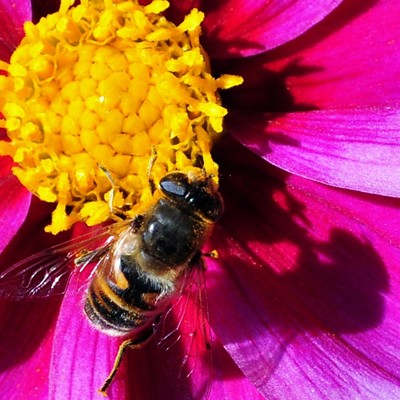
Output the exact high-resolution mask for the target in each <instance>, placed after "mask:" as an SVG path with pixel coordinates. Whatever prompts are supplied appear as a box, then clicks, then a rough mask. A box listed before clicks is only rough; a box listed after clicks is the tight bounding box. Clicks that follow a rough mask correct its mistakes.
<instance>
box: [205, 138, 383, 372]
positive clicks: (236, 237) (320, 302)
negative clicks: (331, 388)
mask: <svg viewBox="0 0 400 400" xmlns="http://www.w3.org/2000/svg"><path fill="white" fill-rule="evenodd" d="M219 149H220V150H221V152H219V150H218V149H217V152H216V154H217V159H219V162H220V163H221V165H222V171H221V192H222V194H223V196H224V199H225V205H226V212H225V215H224V217H223V219H222V221H221V223H220V224H219V226H217V228H216V231H215V234H214V236H213V237H212V238H211V243H212V245H213V246H214V247H215V248H216V249H217V250H218V252H219V254H220V258H219V259H218V260H216V262H213V263H211V262H210V268H209V271H208V277H207V279H208V280H207V282H208V286H209V291H208V293H209V299H210V302H209V303H210V315H211V321H212V327H213V329H214V330H215V332H216V334H217V336H218V337H219V338H220V339H221V340H222V341H223V343H224V345H225V347H226V348H228V349H229V348H231V349H233V350H232V352H233V353H234V352H235V351H237V348H238V346H239V348H242V349H243V354H246V352H248V354H252V357H260V358H261V359H263V360H264V363H261V364H260V363H259V364H257V363H254V368H257V365H261V366H262V368H264V371H260V372H259V373H260V374H264V375H263V376H270V375H271V374H272V373H273V371H274V370H275V369H276V368H278V366H279V363H280V360H281V359H282V357H284V356H285V353H286V351H287V349H288V347H289V346H291V343H292V342H293V341H297V340H300V338H301V337H305V336H306V337H314V338H317V337H319V336H321V335H329V337H331V338H334V337H340V336H341V335H348V334H352V335H357V334H360V335H362V334H363V333H364V332H367V331H369V330H371V329H373V328H376V327H379V326H380V324H381V323H382V321H383V319H384V317H385V311H386V302H385V301H386V300H385V296H386V293H387V292H388V291H389V276H388V272H387V270H386V266H385V264H384V262H383V260H382V258H381V256H380V254H379V253H378V251H377V250H376V249H375V248H374V245H373V243H372V242H371V238H372V237H373V236H371V237H369V236H365V235H364V234H363V233H362V232H363V228H362V229H360V226H361V225H360V223H359V222H358V221H357V220H355V219H353V217H352V216H351V215H348V214H346V212H347V211H346V209H341V208H340V207H339V206H338V205H336V204H335V197H334V192H335V191H337V192H338V193H339V192H340V190H339V189H333V188H327V187H325V186H323V185H320V184H317V183H310V184H307V181H306V180H304V186H298V187H296V186H293V184H292V183H291V181H290V176H289V175H288V174H287V173H286V172H284V171H280V170H278V169H277V168H275V167H273V166H271V165H269V164H268V163H266V162H265V161H263V160H262V159H260V158H258V157H257V156H256V155H254V154H253V153H252V152H250V151H249V150H248V149H246V148H245V147H243V146H242V145H240V144H238V143H237V142H236V141H235V140H233V139H232V138H229V137H227V138H226V139H225V140H224V141H223V142H222V143H221V144H220V148H219ZM298 179H299V180H300V181H301V178H298ZM295 182H296V181H295ZM297 182H298V181H297ZM318 185H320V188H321V193H323V194H321V195H320V194H319V192H318V188H316V186H318ZM307 188H310V191H309V192H307ZM312 188H314V189H313V190H314V191H312V190H311V189H312ZM330 192H332V196H333V197H332V200H330V199H329V196H328V194H327V193H330ZM339 194H340V193H339ZM348 194H349V193H348V192H347V195H348ZM320 196H322V197H320ZM354 196H355V197H356V198H357V193H354ZM365 232H368V231H367V230H365ZM246 349H247V350H246ZM260 349H262V350H263V351H262V352H261V354H260V355H259V356H255V354H257V351H259V350H260ZM268 371H269V373H268Z"/></svg>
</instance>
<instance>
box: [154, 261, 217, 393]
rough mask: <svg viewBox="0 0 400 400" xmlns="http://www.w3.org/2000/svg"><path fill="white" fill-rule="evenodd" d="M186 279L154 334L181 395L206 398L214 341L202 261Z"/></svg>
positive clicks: (155, 327) (167, 369)
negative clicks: (209, 319)
mask: <svg viewBox="0 0 400 400" xmlns="http://www.w3.org/2000/svg"><path fill="white" fill-rule="evenodd" d="M184 278H185V281H184V284H183V287H182V289H181V291H180V293H179V294H178V295H177V297H176V299H174V301H173V302H172V303H171V306H170V307H168V308H167V309H166V310H165V312H164V313H163V315H162V316H161V318H160V320H159V321H158V322H157V323H156V324H155V325H154V337H155V340H156V343H157V345H158V348H159V351H160V352H161V358H162V360H163V364H164V365H165V367H166V371H167V374H168V375H169V376H170V377H171V381H172V382H174V384H176V385H177V386H178V387H177V390H178V392H179V393H180V398H184V399H206V398H207V397H208V393H209V390H210V384H211V381H212V380H211V378H212V342H211V332H210V328H209V325H208V307H207V298H206V294H207V292H206V287H205V280H204V279H205V275H204V266H203V260H201V261H200V262H199V265H196V266H195V268H193V269H191V270H190V271H188V272H187V274H186V275H185V277H184Z"/></svg>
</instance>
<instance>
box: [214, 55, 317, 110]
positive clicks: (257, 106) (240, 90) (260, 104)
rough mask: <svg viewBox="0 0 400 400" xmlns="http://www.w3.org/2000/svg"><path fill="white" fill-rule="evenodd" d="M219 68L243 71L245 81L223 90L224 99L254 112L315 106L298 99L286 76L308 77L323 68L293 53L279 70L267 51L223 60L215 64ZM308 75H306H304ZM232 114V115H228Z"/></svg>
mask: <svg viewBox="0 0 400 400" xmlns="http://www.w3.org/2000/svg"><path fill="white" fill-rule="evenodd" d="M214 70H215V72H216V73H217V74H218V72H219V71H224V73H227V72H228V73H230V74H234V75H240V76H242V77H243V79H244V83H243V84H242V85H240V86H238V87H235V88H232V89H230V90H229V91H228V92H227V93H221V97H222V100H223V102H224V104H225V105H226V106H228V108H229V109H239V110H241V111H250V112H252V113H254V112H270V113H274V112H291V111H310V110H316V109H317V108H318V107H316V106H315V105H313V104H306V103H304V104H303V103H296V101H295V99H294V97H293V95H292V93H291V92H290V87H289V86H288V84H287V80H288V79H289V78H292V77H307V75H308V74H313V73H316V72H320V71H322V68H321V67H319V66H317V65H308V64H306V63H305V61H304V60H303V59H302V58H301V57H294V58H292V59H290V60H288V62H287V63H286V64H285V65H284V66H283V67H279V69H278V70H273V69H271V68H270V66H268V65H267V63H266V55H259V56H255V57H251V58H246V59H241V60H235V62H232V61H230V62H229V63H228V62H226V63H224V62H220V63H218V64H216V66H215V68H214ZM304 79H305V78H304ZM228 117H229V115H228Z"/></svg>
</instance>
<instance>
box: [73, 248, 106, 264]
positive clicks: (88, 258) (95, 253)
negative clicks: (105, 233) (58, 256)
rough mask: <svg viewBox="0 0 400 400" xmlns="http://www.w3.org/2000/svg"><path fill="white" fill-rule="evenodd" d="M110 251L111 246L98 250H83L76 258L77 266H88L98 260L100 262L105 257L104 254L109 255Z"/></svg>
mask: <svg viewBox="0 0 400 400" xmlns="http://www.w3.org/2000/svg"><path fill="white" fill-rule="evenodd" d="M109 251H110V246H104V247H101V248H99V249H96V250H92V251H89V250H82V251H81V252H80V253H79V254H78V255H77V256H76V258H75V261H74V263H75V266H76V267H79V266H81V265H82V264H85V265H86V264H87V263H90V262H93V261H96V260H99V259H100V258H101V257H103V255H104V254H107V253H108V252H109Z"/></svg>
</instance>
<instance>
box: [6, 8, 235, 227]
mask: <svg viewBox="0 0 400 400" xmlns="http://www.w3.org/2000/svg"><path fill="white" fill-rule="evenodd" d="M73 3H74V1H72V0H62V1H61V5H60V10H59V12H57V13H55V14H51V15H48V16H47V17H45V18H42V19H41V20H40V22H39V23H38V24H37V25H34V24H33V23H31V22H26V23H25V25H24V30H25V37H24V39H23V40H22V42H21V44H20V46H19V47H18V48H17V49H16V50H15V52H14V54H13V55H12V57H11V60H10V63H9V64H7V63H5V62H3V61H2V62H0V69H1V70H3V71H5V72H6V75H5V76H0V109H1V112H2V114H3V115H4V118H5V121H4V122H3V123H2V125H1V126H5V127H6V129H7V134H8V137H9V139H10V141H9V142H0V154H1V155H10V156H12V157H13V160H14V162H15V167H14V168H13V172H14V174H15V175H16V176H17V177H18V178H19V180H20V181H21V182H22V184H23V185H25V186H26V187H27V188H28V189H29V190H30V191H31V192H32V193H34V194H35V195H37V196H38V197H39V198H40V199H42V200H43V201H48V202H56V203H57V206H56V209H55V211H54V213H53V218H52V222H51V225H49V226H48V227H47V228H46V230H47V231H49V232H52V233H54V234H55V233H58V232H60V231H62V230H66V229H69V228H70V227H71V225H72V224H74V223H75V222H77V221H82V220H83V221H85V222H86V223H87V224H88V225H96V224H99V223H102V222H104V221H105V220H107V219H108V218H110V213H111V210H110V206H109V203H108V199H109V198H110V197H112V198H113V199H114V201H113V204H112V207H113V208H117V209H118V211H119V212H120V213H124V214H125V215H126V216H127V217H128V218H129V217H133V216H134V215H135V214H137V213H138V212H143V211H144V210H146V209H147V208H148V207H149V205H150V204H151V202H152V201H154V200H153V194H152V193H151V185H150V179H149V178H150V177H149V173H150V174H151V179H152V180H153V181H154V182H156V183H157V182H158V181H159V180H160V179H161V178H162V177H163V176H164V175H165V174H166V173H167V172H169V171H174V170H181V171H184V172H189V171H194V172H196V173H197V172H199V171H202V172H203V171H204V173H206V174H207V175H208V176H212V177H214V179H215V180H217V179H218V165H217V164H216V163H215V162H214V161H213V159H212V157H211V155H210V151H211V148H212V143H213V142H214V141H215V139H217V137H218V136H219V135H220V134H221V133H222V122H223V117H224V116H225V115H226V113H227V111H226V109H225V108H223V107H222V106H221V104H220V100H219V96H218V90H219V89H225V88H230V87H232V86H235V85H238V84H240V83H241V82H242V79H241V78H240V77H236V76H229V75H224V76H221V77H219V78H218V79H214V78H213V77H212V76H211V74H210V70H209V67H208V60H207V56H206V54H205V53H204V51H203V49H202V48H201V46H200V23H201V22H202V20H203V18H204V15H203V13H201V12H199V11H198V10H196V9H193V10H192V11H191V12H190V14H189V15H187V16H186V18H185V19H184V21H183V22H182V23H181V24H180V25H178V26H176V25H174V24H173V23H171V22H169V21H168V20H167V19H166V18H165V17H164V16H163V15H162V14H161V13H162V12H163V11H165V10H166V9H167V8H168V6H169V3H168V2H167V1H163V0H154V1H153V2H152V3H151V4H149V5H147V6H141V5H139V4H138V3H137V1H132V0H131V1H121V0H91V1H89V0H81V3H80V4H79V5H78V6H76V7H73V6H72V4H73ZM154 153H155V154H156V159H155V161H154ZM153 162H154V165H153ZM150 164H151V165H152V167H151V168H149V165H150ZM149 169H150V172H149ZM105 171H107V173H108V174H106V173H105ZM110 176H111V177H112V179H110ZM111 191H112V196H111Z"/></svg>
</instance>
